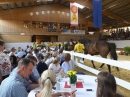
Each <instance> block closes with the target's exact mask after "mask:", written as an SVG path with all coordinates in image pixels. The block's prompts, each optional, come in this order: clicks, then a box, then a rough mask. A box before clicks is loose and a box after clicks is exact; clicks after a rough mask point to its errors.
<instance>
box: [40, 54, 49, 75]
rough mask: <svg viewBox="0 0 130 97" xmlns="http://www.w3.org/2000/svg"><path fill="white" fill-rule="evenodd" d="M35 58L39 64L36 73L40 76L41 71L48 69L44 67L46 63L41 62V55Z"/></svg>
mask: <svg viewBox="0 0 130 97" xmlns="http://www.w3.org/2000/svg"><path fill="white" fill-rule="evenodd" d="M37 58H38V60H39V63H38V64H37V71H38V73H39V75H40V76H41V74H42V73H43V71H45V70H47V69H48V66H47V65H46V63H44V62H43V61H42V58H41V54H38V56H37Z"/></svg>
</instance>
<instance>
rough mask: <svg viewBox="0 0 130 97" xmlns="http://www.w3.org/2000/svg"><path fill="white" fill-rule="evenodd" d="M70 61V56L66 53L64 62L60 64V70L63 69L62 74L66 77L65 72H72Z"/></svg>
mask: <svg viewBox="0 0 130 97" xmlns="http://www.w3.org/2000/svg"><path fill="white" fill-rule="evenodd" d="M70 60H71V56H70V54H69V53H66V54H65V60H64V62H63V63H62V69H63V73H64V74H66V75H67V72H68V71H69V70H72V69H73V67H72V64H70Z"/></svg>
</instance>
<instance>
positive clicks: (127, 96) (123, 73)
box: [75, 51, 130, 97]
mask: <svg viewBox="0 0 130 97" xmlns="http://www.w3.org/2000/svg"><path fill="white" fill-rule="evenodd" d="M118 53H119V51H117V54H118ZM97 57H100V56H99V55H98V56H97ZM108 58H109V55H108ZM118 60H119V61H123V62H124V64H125V63H126V62H129V63H130V55H129V56H125V55H119V54H118ZM84 63H85V65H87V66H89V67H92V68H93V65H92V63H91V61H90V60H88V59H85V60H84ZM94 64H95V66H96V69H98V68H99V67H100V65H101V64H102V63H99V62H94ZM75 70H76V71H82V72H84V73H85V74H87V75H94V74H92V73H90V72H88V71H86V70H84V69H81V68H79V67H75ZM100 71H108V68H107V65H104V66H103V68H102V69H101V70H100ZM111 72H112V74H113V75H114V76H116V77H118V78H120V79H123V80H126V81H128V82H130V70H127V69H122V68H119V71H117V70H116V68H115V67H114V66H111ZM94 76H96V75H94ZM117 92H118V93H120V94H123V95H124V97H130V90H127V89H125V88H122V87H120V86H117Z"/></svg>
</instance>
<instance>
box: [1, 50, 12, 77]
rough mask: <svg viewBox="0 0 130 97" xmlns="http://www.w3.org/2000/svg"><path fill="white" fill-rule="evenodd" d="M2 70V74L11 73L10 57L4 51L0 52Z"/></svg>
mask: <svg viewBox="0 0 130 97" xmlns="http://www.w3.org/2000/svg"><path fill="white" fill-rule="evenodd" d="M0 72H1V73H2V76H6V75H9V74H10V72H11V63H10V58H9V56H8V55H6V54H5V53H3V52H0Z"/></svg>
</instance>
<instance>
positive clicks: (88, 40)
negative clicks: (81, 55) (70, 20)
mask: <svg viewBox="0 0 130 97" xmlns="http://www.w3.org/2000/svg"><path fill="white" fill-rule="evenodd" d="M79 41H80V42H81V43H82V44H84V45H85V44H87V43H89V42H91V40H90V39H87V38H80V39H79Z"/></svg>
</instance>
